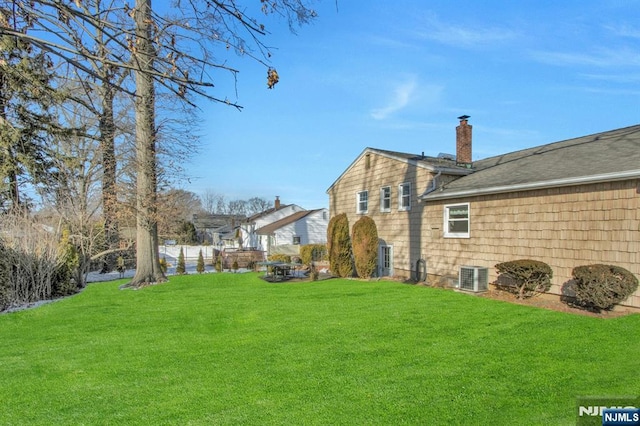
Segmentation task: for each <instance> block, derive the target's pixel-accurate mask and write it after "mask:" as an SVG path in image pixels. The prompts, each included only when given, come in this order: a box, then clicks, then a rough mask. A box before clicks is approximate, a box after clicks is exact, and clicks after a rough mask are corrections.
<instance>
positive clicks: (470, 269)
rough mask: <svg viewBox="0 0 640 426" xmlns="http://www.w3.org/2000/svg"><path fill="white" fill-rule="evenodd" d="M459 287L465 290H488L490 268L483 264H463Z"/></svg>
mask: <svg viewBox="0 0 640 426" xmlns="http://www.w3.org/2000/svg"><path fill="white" fill-rule="evenodd" d="M459 277H460V278H459V284H458V287H459V288H460V290H465V291H473V292H480V291H487V290H488V288H489V287H488V281H489V270H488V269H487V268H483V267H481V266H461V267H460V275H459Z"/></svg>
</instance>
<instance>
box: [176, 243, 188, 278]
mask: <svg viewBox="0 0 640 426" xmlns="http://www.w3.org/2000/svg"><path fill="white" fill-rule="evenodd" d="M185 273H186V266H185V263H184V251H183V250H182V247H180V254H178V265H176V274H178V275H182V274H185Z"/></svg>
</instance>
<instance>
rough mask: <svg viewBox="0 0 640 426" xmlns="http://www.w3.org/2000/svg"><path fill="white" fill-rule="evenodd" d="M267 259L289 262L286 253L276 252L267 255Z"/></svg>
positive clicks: (289, 258)
mask: <svg viewBox="0 0 640 426" xmlns="http://www.w3.org/2000/svg"><path fill="white" fill-rule="evenodd" d="M269 261H271V262H282V263H291V256H290V255H288V254H283V253H276V254H272V255H269Z"/></svg>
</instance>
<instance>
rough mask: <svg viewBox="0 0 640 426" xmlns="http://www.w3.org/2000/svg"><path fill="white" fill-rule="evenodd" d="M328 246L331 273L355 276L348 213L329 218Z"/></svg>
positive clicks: (343, 276)
mask: <svg viewBox="0 0 640 426" xmlns="http://www.w3.org/2000/svg"><path fill="white" fill-rule="evenodd" d="M327 248H328V252H329V268H330V269H331V273H332V274H333V275H335V276H338V277H342V278H346V277H351V276H353V260H352V251H351V238H350V237H349V219H348V218H347V214H346V213H340V214H338V215H336V216H334V217H332V218H331V220H329V225H328V227H327Z"/></svg>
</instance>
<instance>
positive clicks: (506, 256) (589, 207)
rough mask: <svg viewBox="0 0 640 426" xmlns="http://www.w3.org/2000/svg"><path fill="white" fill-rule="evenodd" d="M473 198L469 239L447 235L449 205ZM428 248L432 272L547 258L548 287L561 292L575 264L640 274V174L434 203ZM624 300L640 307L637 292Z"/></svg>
mask: <svg viewBox="0 0 640 426" xmlns="http://www.w3.org/2000/svg"><path fill="white" fill-rule="evenodd" d="M460 202H468V203H469V216H470V217H469V238H443V233H444V231H443V229H442V228H443V211H444V206H445V205H450V204H456V203H460ZM424 222H425V223H427V224H431V226H430V227H427V230H426V238H425V244H424V247H423V251H424V252H425V253H427V256H426V260H427V268H428V271H429V273H430V274H434V275H440V276H445V277H446V276H452V275H456V276H457V270H458V267H459V266H460V265H476V266H484V267H487V268H488V269H489V282H493V281H495V279H496V278H497V277H496V271H495V268H494V266H495V264H497V263H500V262H506V261H509V260H516V259H525V258H526V259H534V260H540V261H543V262H545V263H547V264H549V266H551V268H552V269H553V280H552V283H553V287H552V288H551V290H550V292H551V293H555V294H563V293H562V287H563V285H564V284H565V283H567V282H568V281H569V280H571V271H572V270H573V268H574V267H576V266H580V265H588V264H594V263H605V264H612V265H619V266H622V267H624V268H626V269H628V270H629V271H630V272H631V273H633V274H634V275H635V276H636V277H639V276H640V180H637V179H636V180H627V181H620V182H611V183H598V184H592V185H580V186H570V187H563V188H549V189H541V190H536V191H525V192H514V193H506V194H495V195H486V196H480V197H474V198H468V199H464V200H455V199H448V200H438V201H430V202H428V203H427V207H426V208H425V212H424ZM623 304H625V305H630V306H635V307H640V295H639V293H638V292H636V293H635V295H633V296H631V297H630V298H629V299H627V301H625V302H624V303H623Z"/></svg>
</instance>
